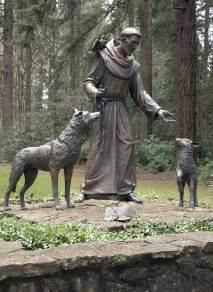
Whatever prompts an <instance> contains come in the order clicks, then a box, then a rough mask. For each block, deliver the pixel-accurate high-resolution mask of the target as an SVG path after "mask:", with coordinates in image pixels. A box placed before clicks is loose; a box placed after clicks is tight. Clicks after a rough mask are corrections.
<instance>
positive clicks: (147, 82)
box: [139, 0, 152, 141]
mask: <svg viewBox="0 0 213 292" xmlns="http://www.w3.org/2000/svg"><path fill="white" fill-rule="evenodd" d="M139 19H140V27H141V32H142V36H143V37H142V41H141V52H140V61H141V74H142V77H143V82H144V87H145V90H146V91H147V92H148V93H149V94H150V95H151V96H152V1H151V0H141V1H140V13H139ZM142 120H143V127H142V133H141V138H142V141H143V140H144V139H147V138H148V135H149V134H151V133H152V120H151V119H148V118H147V117H146V116H145V114H144V113H142Z"/></svg>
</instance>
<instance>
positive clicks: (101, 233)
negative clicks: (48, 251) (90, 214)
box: [0, 215, 213, 250]
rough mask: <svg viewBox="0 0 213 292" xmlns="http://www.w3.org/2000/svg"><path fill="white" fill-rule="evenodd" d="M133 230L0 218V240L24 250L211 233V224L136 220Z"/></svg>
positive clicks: (212, 228)
mask: <svg viewBox="0 0 213 292" xmlns="http://www.w3.org/2000/svg"><path fill="white" fill-rule="evenodd" d="M133 223H134V224H133V225H134V227H130V228H125V229H123V230H118V231H106V230H102V229H99V228H97V227H94V226H92V225H89V224H66V225H65V224H60V225H57V226H51V225H49V224H32V223H29V222H25V221H22V220H17V219H13V218H10V217H6V216H4V215H0V238H2V239H4V240H6V241H17V242H20V243H21V244H22V245H23V247H24V248H25V249H28V250H33V249H44V248H48V247H53V246H59V245H62V244H73V243H85V242H88V241H95V240H102V241H105V240H107V241H108V240H127V239H133V238H139V237H145V236H154V235H160V234H170V233H182V232H188V231H197V230H203V231H213V222H202V221H197V220H191V221H186V222H178V223H174V224H168V223H153V222H150V221H145V220H142V219H140V218H139V219H136V220H135V221H134V222H133Z"/></svg>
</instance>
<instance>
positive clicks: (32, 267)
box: [0, 231, 213, 281]
mask: <svg viewBox="0 0 213 292" xmlns="http://www.w3.org/2000/svg"><path fill="white" fill-rule="evenodd" d="M212 251H213V232H201V231H199V232H193V233H192V232H189V233H184V234H177V235H161V236H156V237H147V238H145V239H143V238H140V239H136V240H127V241H113V242H90V243H86V244H73V245H69V246H60V247H55V248H49V249H46V250H37V251H24V250H20V251H17V252H13V254H12V256H8V254H7V253H4V254H2V255H1V257H0V281H2V280H5V279H8V278H9V279H10V278H19V277H21V278H25V279H26V278H29V277H38V276H41V275H43V276H44V275H53V274H55V273H57V272H60V271H67V270H68V271H71V270H75V269H80V268H87V267H88V268H89V267H90V268H91V267H96V268H97V267H100V266H102V267H103V265H104V267H105V268H108V267H114V266H120V265H130V264H131V262H134V263H135V264H137V262H141V261H143V260H146V259H147V258H150V259H171V258H176V257H178V256H181V255H186V256H188V255H189V254H192V253H196V252H198V253H199V252H202V253H203V254H207V255H208V253H212Z"/></svg>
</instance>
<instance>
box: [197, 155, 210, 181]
mask: <svg viewBox="0 0 213 292" xmlns="http://www.w3.org/2000/svg"><path fill="white" fill-rule="evenodd" d="M199 174H200V178H201V181H202V182H204V183H205V184H208V182H209V181H210V180H211V179H212V180H213V161H208V162H207V163H206V164H204V165H202V166H200V167H199ZM212 183H213V181H212Z"/></svg>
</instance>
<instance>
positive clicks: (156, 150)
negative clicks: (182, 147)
mask: <svg viewBox="0 0 213 292" xmlns="http://www.w3.org/2000/svg"><path fill="white" fill-rule="evenodd" d="M173 148H174V147H173V143H172V142H168V141H160V139H159V138H157V137H155V136H154V135H150V138H149V139H147V140H146V141H145V143H143V144H140V145H137V162H138V164H139V165H141V166H142V167H146V168H147V169H149V170H151V171H157V172H159V171H160V172H161V171H165V170H168V169H169V168H170V165H171V162H172V159H173Z"/></svg>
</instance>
